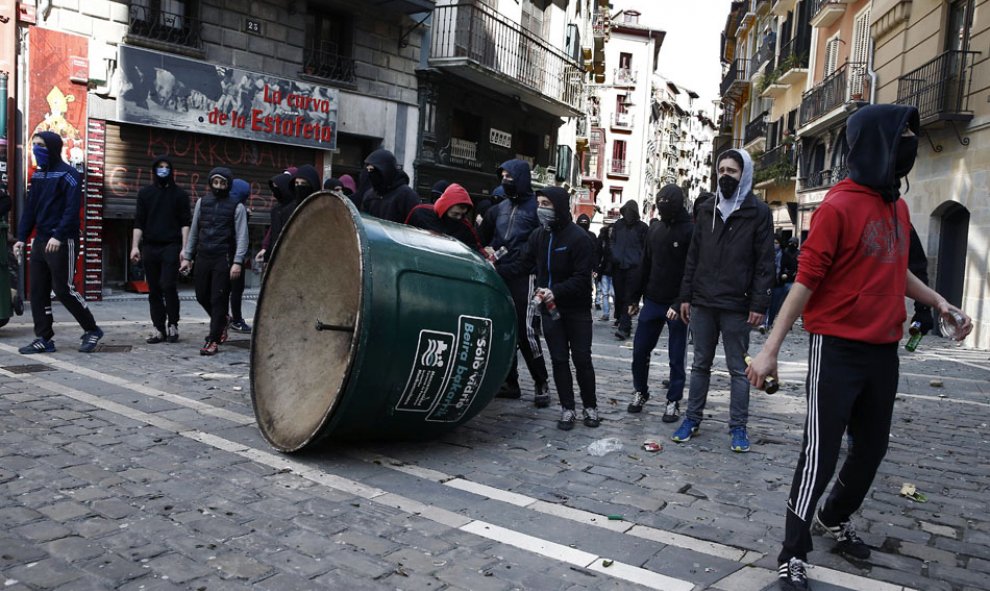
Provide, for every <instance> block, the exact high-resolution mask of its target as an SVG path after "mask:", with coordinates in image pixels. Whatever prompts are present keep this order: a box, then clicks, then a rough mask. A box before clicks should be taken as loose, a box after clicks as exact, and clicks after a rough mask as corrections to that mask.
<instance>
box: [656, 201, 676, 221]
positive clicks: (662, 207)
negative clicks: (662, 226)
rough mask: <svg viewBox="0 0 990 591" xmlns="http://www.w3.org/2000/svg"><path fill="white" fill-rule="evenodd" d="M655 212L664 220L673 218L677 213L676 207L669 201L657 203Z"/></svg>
mask: <svg viewBox="0 0 990 591" xmlns="http://www.w3.org/2000/svg"><path fill="white" fill-rule="evenodd" d="M657 211H658V212H660V217H661V218H662V219H665V220H670V219H673V218H674V214H676V213H677V206H676V205H675V204H673V203H671V202H670V201H658V202H657Z"/></svg>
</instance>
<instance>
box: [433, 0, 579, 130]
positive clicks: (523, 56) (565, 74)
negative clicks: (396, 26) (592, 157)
mask: <svg viewBox="0 0 990 591" xmlns="http://www.w3.org/2000/svg"><path fill="white" fill-rule="evenodd" d="M432 19H433V26H432V29H431V33H430V34H431V40H430V56H429V64H430V66H431V67H435V68H443V69H446V70H448V71H450V72H452V73H454V74H456V75H458V76H461V77H463V78H465V79H467V80H470V81H471V82H474V83H475V84H478V85H480V86H482V87H484V88H488V89H490V90H493V91H495V92H498V93H499V94H510V95H517V96H519V98H520V100H521V101H522V102H524V103H526V104H528V105H530V106H534V107H536V108H538V109H540V110H543V111H545V112H548V113H550V114H553V115H557V116H560V117H576V116H579V115H580V114H581V113H582V109H581V95H582V92H583V70H582V69H581V68H580V66H579V65H578V64H577V62H575V61H573V60H572V59H571V58H570V57H569V56H568V55H566V54H565V53H564V52H562V51H561V50H559V49H557V48H556V47H554V46H553V45H551V44H549V43H547V42H546V41H544V40H543V39H541V38H539V37H538V36H536V35H533V34H532V33H530V32H529V31H526V30H525V29H523V28H522V27H521V26H520V25H519V24H518V23H516V22H513V21H512V20H509V19H507V18H505V17H504V16H502V15H500V14H498V13H496V12H495V11H493V10H492V9H489V8H487V7H485V6H481V5H475V4H471V3H467V2H461V3H458V4H450V5H445V6H437V7H436V9H435V10H434V11H433V16H432Z"/></svg>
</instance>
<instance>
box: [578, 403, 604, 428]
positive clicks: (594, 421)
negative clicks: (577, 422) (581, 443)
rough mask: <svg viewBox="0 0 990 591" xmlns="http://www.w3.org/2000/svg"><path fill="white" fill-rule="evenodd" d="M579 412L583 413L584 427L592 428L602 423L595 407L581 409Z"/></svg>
mask: <svg viewBox="0 0 990 591" xmlns="http://www.w3.org/2000/svg"><path fill="white" fill-rule="evenodd" d="M581 414H582V415H584V426H585V427H591V428H592V429H594V428H595V427H597V426H598V425H601V424H602V420H601V419H599V418H598V409H597V408H586V409H584V410H583V411H581Z"/></svg>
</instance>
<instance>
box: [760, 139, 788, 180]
mask: <svg viewBox="0 0 990 591" xmlns="http://www.w3.org/2000/svg"><path fill="white" fill-rule="evenodd" d="M755 168H756V170H755V172H754V175H753V180H754V181H755V182H756V183H763V182H767V181H777V182H786V181H787V180H789V179H791V178H792V177H793V176H794V175H795V174H797V166H796V164H795V162H794V150H793V146H792V145H791V144H781V145H779V146H776V147H775V148H772V149H770V150H767V151H766V152H764V153H763V155H762V156H760V160H759V162H757V164H756V167H755Z"/></svg>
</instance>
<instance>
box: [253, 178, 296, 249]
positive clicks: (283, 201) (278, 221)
mask: <svg viewBox="0 0 990 591" xmlns="http://www.w3.org/2000/svg"><path fill="white" fill-rule="evenodd" d="M296 170H297V169H295V168H293V169H291V172H290V171H289V170H287V171H285V172H282V173H279V174H276V175H275V176H273V177H272V178H270V179H268V187H269V189H271V192H272V196H273V197H275V205H274V206H272V209H271V212H270V213H269V216H270V219H271V223H270V225H269V226H268V233H267V234H266V235H265V239H264V241H263V242H262V243H261V250H260V251H258V254H257V255H256V256H255V257H254V259H255V261H256V262H258V263H267V262H268V259H270V258H271V255H272V249H273V248H275V242H277V241H278V237H279V235H280V234H281V233H282V226H283V225H284V224H285V220H286V219H288V217H289V215H290V214H291V213H292V211H293V210H295V206H296V205H298V204H299V202H298V201H296V200H295V189H294V187H293V184H292V179H293V176H294V175H295V174H296ZM290 207H291V209H290Z"/></svg>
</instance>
